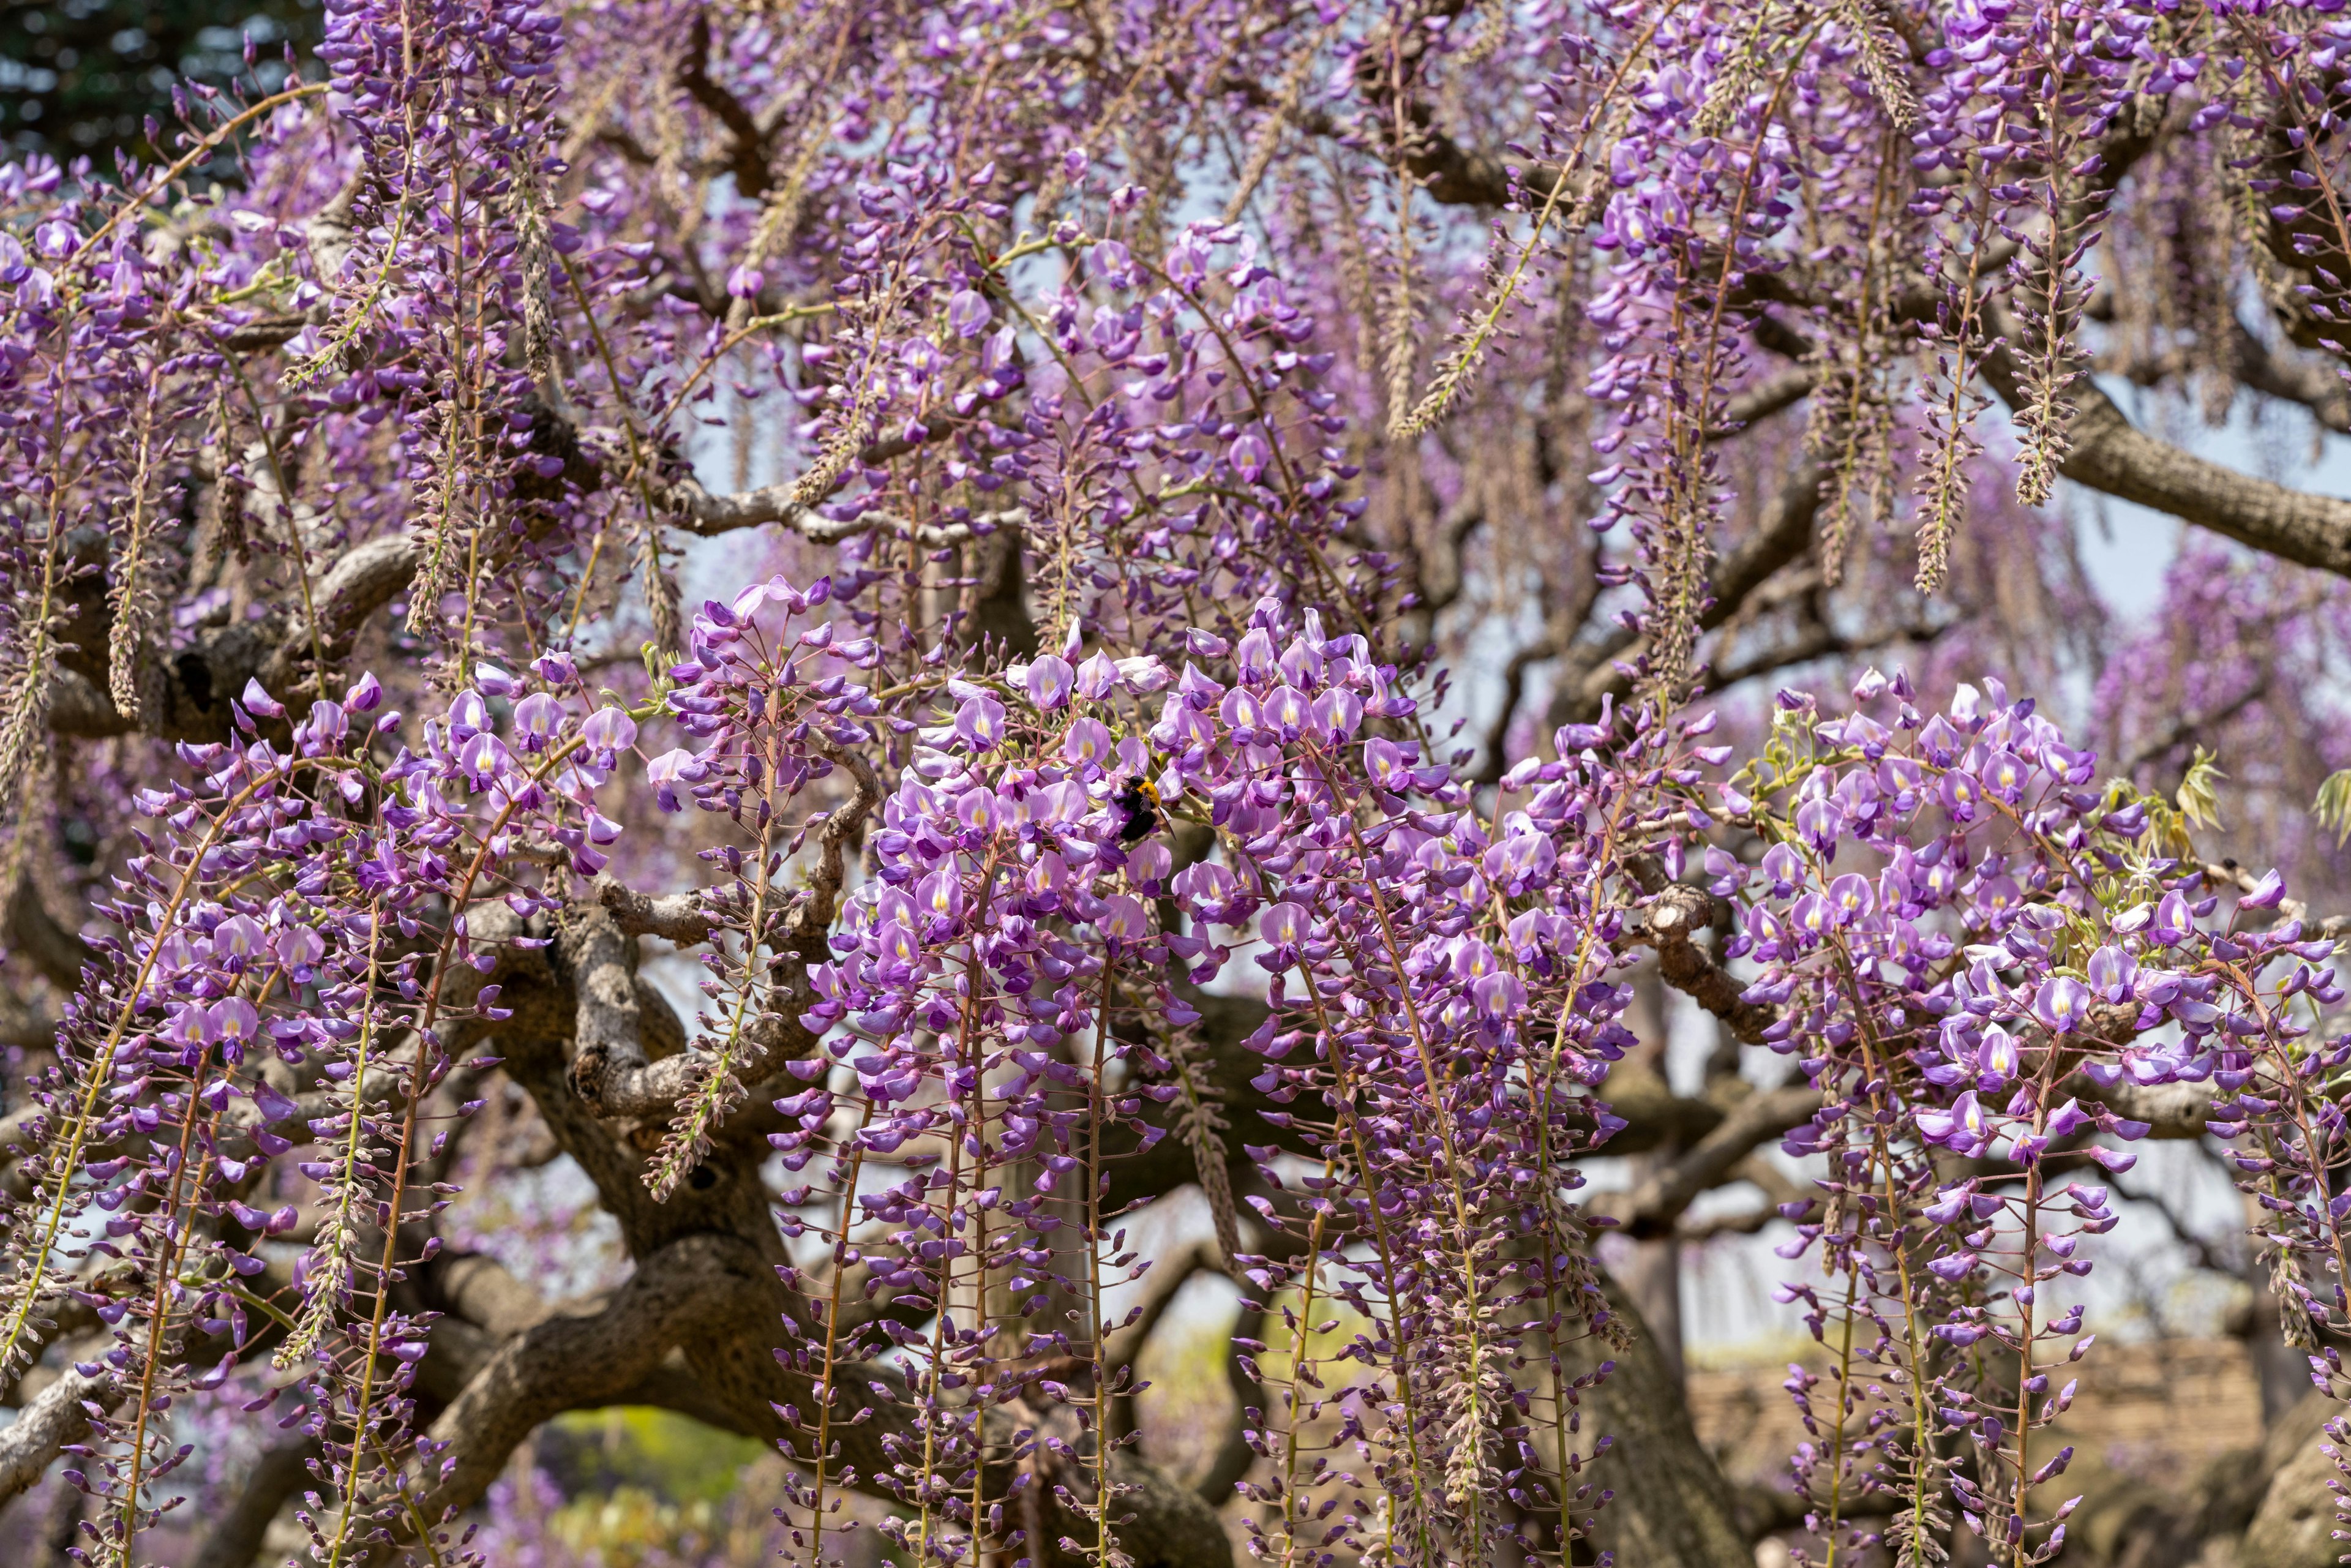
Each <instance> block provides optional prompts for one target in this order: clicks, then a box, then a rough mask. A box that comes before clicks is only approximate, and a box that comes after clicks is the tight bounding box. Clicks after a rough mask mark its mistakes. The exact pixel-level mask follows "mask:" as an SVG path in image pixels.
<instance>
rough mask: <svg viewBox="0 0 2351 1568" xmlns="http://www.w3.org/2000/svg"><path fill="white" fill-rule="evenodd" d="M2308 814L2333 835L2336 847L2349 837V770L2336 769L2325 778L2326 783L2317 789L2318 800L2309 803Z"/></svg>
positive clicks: (2350, 772)
mask: <svg viewBox="0 0 2351 1568" xmlns="http://www.w3.org/2000/svg"><path fill="white" fill-rule="evenodd" d="M2310 814H2311V815H2312V816H2314V817H2315V818H2317V819H2318V825H2319V826H2320V827H2322V828H2325V829H2326V830H2327V831H2330V832H2332V833H2333V834H2334V835H2335V843H2336V845H2338V846H2340V845H2341V844H2342V842H2343V841H2344V840H2345V839H2346V837H2351V768H2336V769H2335V771H2334V772H2332V773H2330V774H2328V775H2327V776H2326V782H2325V783H2324V784H2321V785H2320V786H2319V787H2318V799H2317V800H2314V801H2312V802H2311V805H2310Z"/></svg>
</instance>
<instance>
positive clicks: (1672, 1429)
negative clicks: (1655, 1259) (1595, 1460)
mask: <svg viewBox="0 0 2351 1568" xmlns="http://www.w3.org/2000/svg"><path fill="white" fill-rule="evenodd" d="M1606 1289H1607V1292H1608V1301H1609V1304H1610V1305H1611V1306H1612V1307H1614V1309H1615V1311H1616V1312H1618V1313H1619V1314H1620V1315H1621V1316H1623V1317H1624V1318H1625V1320H1626V1321H1627V1326H1628V1327H1629V1328H1630V1329H1631V1331H1632V1343H1631V1344H1630V1345H1629V1346H1627V1347H1626V1348H1625V1350H1624V1351H1622V1352H1619V1353H1616V1354H1614V1361H1615V1363H1616V1367H1615V1370H1614V1372H1612V1373H1610V1374H1609V1375H1608V1377H1607V1380H1606V1381H1604V1383H1602V1384H1601V1385H1600V1386H1599V1387H1598V1388H1597V1389H1596V1390H1594V1391H1593V1393H1592V1394H1590V1395H1588V1396H1586V1397H1585V1400H1584V1417H1583V1419H1584V1430H1585V1431H1587V1432H1606V1433H1609V1434H1610V1435H1611V1436H1612V1437H1614V1442H1613V1443H1612V1444H1611V1445H1610V1447H1609V1451H1608V1454H1607V1457H1606V1458H1604V1459H1603V1460H1602V1461H1601V1465H1600V1469H1598V1470H1597V1471H1596V1472H1594V1473H1595V1475H1596V1477H1597V1484H1598V1485H1600V1486H1603V1487H1605V1488H1608V1489H1611V1490H1614V1492H1615V1493H1616V1496H1615V1498H1614V1500H1611V1501H1610V1502H1609V1504H1608V1506H1607V1507H1605V1508H1604V1509H1602V1510H1601V1511H1600V1521H1599V1526H1598V1531H1597V1535H1596V1538H1595V1544H1596V1545H1597V1546H1598V1548H1599V1549H1600V1550H1601V1551H1604V1552H1614V1553H1615V1554H1616V1561H1617V1562H1618V1563H1621V1564H1623V1565H1624V1568H1754V1563H1755V1554H1754V1552H1753V1550H1752V1549H1751V1548H1750V1547H1749V1545H1748V1543H1747V1536H1746V1533H1745V1531H1742V1530H1741V1529H1740V1522H1739V1520H1738V1518H1737V1516H1736V1515H1735V1514H1734V1513H1733V1511H1732V1509H1733V1504H1734V1502H1735V1500H1736V1495H1737V1494H1736V1492H1735V1490H1734V1489H1733V1488H1732V1487H1731V1485H1730V1484H1729V1482H1728V1481H1727V1480H1725V1479H1723V1475H1722V1471H1721V1469H1719V1467H1718V1466H1717V1465H1716V1464H1715V1462H1714V1457H1713V1456H1712V1455H1711V1454H1709V1453H1708V1452H1707V1450H1706V1446H1705V1445H1704V1444H1702V1443H1700V1442H1699V1441H1698V1429H1697V1428H1696V1427H1693V1426H1692V1425H1691V1424H1690V1414H1689V1405H1688V1402H1687V1400H1686V1399H1684V1397H1683V1396H1682V1385H1681V1379H1680V1377H1679V1376H1678V1375H1677V1374H1676V1373H1675V1372H1674V1370H1673V1368H1672V1367H1671V1366H1669V1365H1668V1364H1667V1361H1666V1358H1665V1356H1664V1355H1663V1354H1660V1352H1659V1350H1658V1348H1657V1343H1656V1337H1655V1336H1654V1335H1653V1334H1652V1333H1650V1330H1649V1326H1648V1324H1646V1323H1645V1322H1642V1321H1641V1317H1640V1313H1639V1312H1637V1311H1635V1308H1634V1306H1633V1303H1632V1300H1631V1298H1630V1296H1629V1295H1628V1294H1627V1293H1626V1291H1625V1289H1624V1288H1623V1287H1622V1286H1621V1285H1619V1284H1617V1283H1616V1282H1615V1281H1608V1282H1607V1286H1606ZM1599 1354H1600V1352H1599V1351H1598V1350H1597V1349H1596V1348H1595V1349H1594V1350H1593V1352H1592V1353H1591V1357H1592V1359H1593V1360H1596V1359H1598V1355H1599Z"/></svg>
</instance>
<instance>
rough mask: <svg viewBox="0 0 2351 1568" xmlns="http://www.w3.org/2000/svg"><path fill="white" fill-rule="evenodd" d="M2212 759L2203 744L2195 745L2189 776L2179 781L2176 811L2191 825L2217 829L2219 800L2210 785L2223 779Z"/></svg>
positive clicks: (2192, 826)
mask: <svg viewBox="0 0 2351 1568" xmlns="http://www.w3.org/2000/svg"><path fill="white" fill-rule="evenodd" d="M2227 777H2228V775H2227V774H2225V773H2223V772H2221V771H2220V768H2219V767H2218V766H2217V765H2216V763H2215V762H2214V760H2213V757H2212V754H2211V753H2210V752H2209V751H2207V750H2205V749H2204V748H2203V747H2200V746H2199V747H2197V748H2196V756H2195V758H2194V759H2193V760H2192V761H2190V762H2189V764H2188V777H2187V778H2185V779H2181V780H2180V781H2179V814H2180V815H2181V816H2183V817H2185V818H2187V819H2188V825H2189V827H2191V828H2218V827H2220V825H2221V824H2220V798H2219V797H2218V796H2217V795H2215V794H2214V793H2213V790H2212V786H2213V785H2215V784H2217V783H2218V782H2220V780H2221V779H2226V778H2227Z"/></svg>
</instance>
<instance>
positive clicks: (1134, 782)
mask: <svg viewBox="0 0 2351 1568" xmlns="http://www.w3.org/2000/svg"><path fill="white" fill-rule="evenodd" d="M1111 800H1112V801H1113V804H1115V805H1117V806H1118V807H1119V808H1121V809H1122V810H1124V811H1125V812H1126V826H1124V827H1123V828H1121V829H1120V830H1119V831H1118V841H1119V842H1120V843H1123V844H1131V843H1133V842H1134V841H1135V840H1137V839H1140V838H1143V837H1145V836H1146V835H1148V834H1149V833H1150V832H1151V831H1152V830H1153V829H1155V828H1156V827H1158V826H1159V811H1160V800H1159V791H1158V789H1156V788H1155V787H1154V786H1153V784H1152V783H1151V781H1150V780H1149V779H1142V778H1134V779H1128V780H1127V781H1126V782H1125V783H1124V784H1123V785H1121V786H1120V787H1119V791H1118V793H1117V794H1116V795H1114V796H1113V797H1111Z"/></svg>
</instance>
